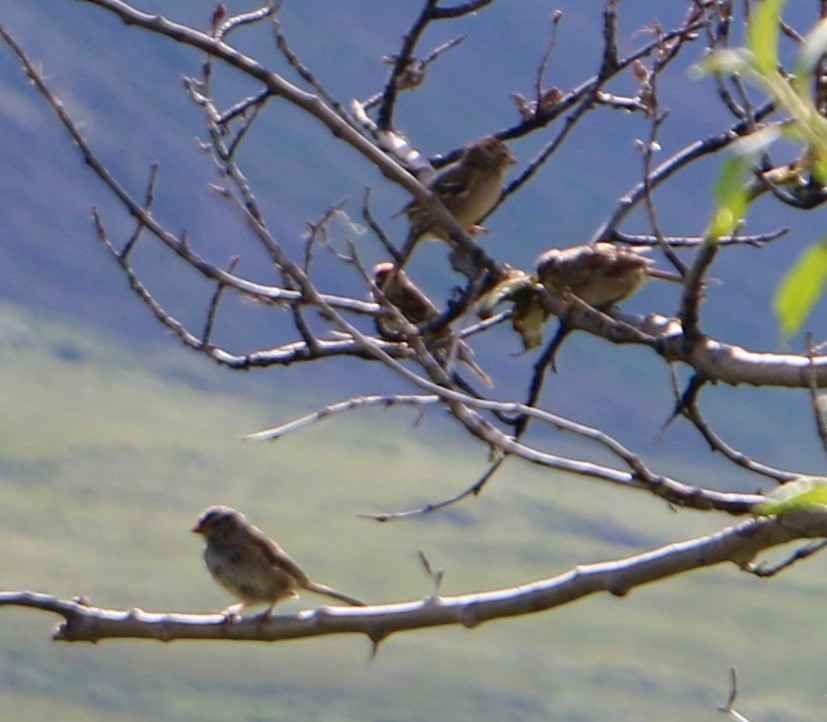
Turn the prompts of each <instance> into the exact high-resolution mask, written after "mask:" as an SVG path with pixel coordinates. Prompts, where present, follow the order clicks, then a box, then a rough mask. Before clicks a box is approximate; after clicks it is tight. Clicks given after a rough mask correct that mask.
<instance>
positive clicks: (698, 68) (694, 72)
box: [689, 48, 755, 80]
mask: <svg viewBox="0 0 827 722" xmlns="http://www.w3.org/2000/svg"><path fill="white" fill-rule="evenodd" d="M754 65H755V57H754V56H753V54H752V53H751V52H750V51H749V50H747V49H746V48H727V49H726V50H716V51H715V52H714V53H710V54H709V55H707V57H705V58H704V59H703V60H701V62H699V63H695V65H693V66H692V67H690V68H689V77H690V78H691V79H692V80H700V79H701V78H703V77H704V76H706V75H714V74H716V73H717V74H720V75H735V74H737V73H744V72H747V71H749V70H751V69H752V68H753V66H754Z"/></svg>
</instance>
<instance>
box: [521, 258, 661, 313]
mask: <svg viewBox="0 0 827 722" xmlns="http://www.w3.org/2000/svg"><path fill="white" fill-rule="evenodd" d="M646 251H648V249H629V248H619V247H617V246H615V245H614V244H612V243H595V244H594V245H593V246H588V245H586V246H573V247H572V248H564V249H557V248H552V249H550V250H548V251H546V252H545V253H542V254H541V255H540V256H539V258H538V259H537V278H538V280H539V281H540V283H542V284H543V286H544V287H545V289H546V290H547V291H548V292H549V293H551V294H552V295H556V296H559V295H560V294H562V293H565V292H567V291H568V292H570V293H571V294H572V295H574V296H577V297H578V298H579V299H581V300H583V301H585V302H586V303H588V304H589V305H590V306H592V307H593V308H596V309H598V310H602V311H605V310H606V309H608V308H610V307H611V306H613V305H614V304H616V303H619V302H620V301H622V300H623V299H625V298H628V297H629V296H631V295H632V294H633V293H635V292H636V291H638V290H639V289H640V287H641V286H642V285H643V284H644V282H645V281H646V278H647V276H649V275H650V272H651V271H652V270H653V269H651V266H652V264H653V261H652V259H651V258H647V257H646V256H644V255H643V254H644V253H645V252H646Z"/></svg>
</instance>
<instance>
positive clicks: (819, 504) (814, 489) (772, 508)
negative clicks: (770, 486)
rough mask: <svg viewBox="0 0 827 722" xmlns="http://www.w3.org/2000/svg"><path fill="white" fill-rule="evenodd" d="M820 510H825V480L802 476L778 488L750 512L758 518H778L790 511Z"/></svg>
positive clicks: (826, 496) (826, 491) (826, 503)
mask: <svg viewBox="0 0 827 722" xmlns="http://www.w3.org/2000/svg"><path fill="white" fill-rule="evenodd" d="M821 509H824V510H827V479H825V478H823V477H818V476H802V477H799V478H798V479H796V480H795V481H788V482H787V483H786V484H784V485H783V486H779V487H778V488H777V489H776V490H775V491H774V492H773V493H772V494H770V495H769V496H767V500H766V501H765V502H764V503H763V504H758V506H756V507H754V508H753V510H752V511H753V513H754V514H756V515H758V516H779V515H780V514H786V513H788V512H791V511H803V510H812V511H817V510H821Z"/></svg>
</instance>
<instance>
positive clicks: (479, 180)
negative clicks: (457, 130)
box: [397, 136, 516, 264]
mask: <svg viewBox="0 0 827 722" xmlns="http://www.w3.org/2000/svg"><path fill="white" fill-rule="evenodd" d="M515 162H516V161H515V160H514V156H513V155H512V154H511V151H510V150H509V148H508V146H507V145H506V144H505V143H503V142H502V141H501V140H500V139H499V138H495V137H494V136H487V137H485V138H482V139H480V140H477V141H474V142H473V143H469V144H468V145H467V146H465V148H464V149H463V151H462V155H460V157H459V159H458V160H457V161H455V162H454V163H451V164H450V165H447V166H445V168H443V169H442V170H440V171H439V172H438V173H437V174H436V175H435V176H434V177H433V178H432V179H431V181H430V182H428V184H427V185H428V189H429V190H430V191H432V192H433V193H435V194H436V196H437V197H438V198H439V200H440V202H441V203H442V204H443V205H444V206H445V208H447V209H448V211H450V213H451V215H453V216H454V218H456V221H457V223H458V224H459V225H460V226H462V228H463V230H465V231H470V230H472V229H473V228H474V226H475V224H476V223H479V221H481V220H482V219H483V218H484V217H485V215H486V214H487V213H488V212H489V211H490V210H491V209H492V208H493V207H494V206H495V205H496V203H497V201H498V200H499V199H500V195H501V194H502V187H503V184H504V183H505V177H506V175H507V174H508V169H509V167H510V166H512V165H513V164H514V163H515ZM402 213H405V214H406V215H407V216H408V222H409V223H410V231H409V233H408V238H407V240H406V242H405V245H404V246H403V249H402V251H401V252H400V259H401V260H400V263H401V264H404V262H405V261H406V260H407V258H408V256H409V255H410V254H411V251H413V248H414V246H415V245H416V243H417V241H419V240H420V239H421V238H426V237H429V236H430V237H433V238H436V239H438V240H442V241H445V242H446V243H451V238H450V235H449V234H448V232H447V231H446V229H445V228H444V227H443V226H442V225H440V224H439V223H438V222H437V221H436V220H435V219H434V218H433V217H432V216H431V214H430V213H429V212H428V210H427V208H425V207H424V206H423V205H422V204H421V203H420V202H419V200H417V199H414V200H413V201H411V202H410V203H409V204H408V205H407V206H405V207H404V208H403V209H402V210H401V211H400V212H399V214H397V215H400V214H402Z"/></svg>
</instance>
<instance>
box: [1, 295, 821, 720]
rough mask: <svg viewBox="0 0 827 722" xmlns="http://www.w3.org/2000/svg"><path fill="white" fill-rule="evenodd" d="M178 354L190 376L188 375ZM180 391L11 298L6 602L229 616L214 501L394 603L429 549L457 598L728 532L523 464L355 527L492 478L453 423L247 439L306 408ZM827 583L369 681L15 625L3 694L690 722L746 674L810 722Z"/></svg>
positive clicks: (11, 621) (401, 644) (766, 585)
mask: <svg viewBox="0 0 827 722" xmlns="http://www.w3.org/2000/svg"><path fill="white" fill-rule="evenodd" d="M176 358H177V360H178V362H179V363H180V364H181V366H182V373H184V372H185V371H186V369H185V368H183V367H184V365H185V364H187V362H188V361H189V360H191V357H187V356H185V355H182V354H179V355H178V356H177V357H176ZM167 370H168V369H167ZM173 378H174V375H173V374H169V373H166V374H161V373H159V369H158V368H157V367H156V366H155V364H154V363H153V362H151V361H147V359H146V358H145V357H139V356H137V355H136V356H132V355H130V354H128V353H127V352H125V351H123V350H117V349H114V348H111V347H109V346H107V345H106V344H105V343H104V342H103V341H101V339H100V338H97V337H94V336H92V335H89V334H87V333H86V332H84V331H82V330H80V329H74V330H71V331H70V330H66V329H62V328H60V327H58V326H55V325H52V324H50V323H47V322H44V321H42V320H40V319H37V318H35V317H34V316H31V315H28V314H26V313H24V312H23V311H21V310H20V309H19V308H16V307H14V306H10V305H3V306H0V411H2V413H0V425H1V428H0V535H2V536H0V542H2V544H3V549H4V550H5V553H4V554H2V556H0V579H2V582H0V586H2V588H3V589H8V590H14V589H24V588H31V589H35V590H39V591H46V592H53V593H55V594H58V595H62V596H72V595H76V594H84V595H86V596H87V597H89V599H90V600H91V601H92V602H93V603H95V604H101V605H111V606H116V607H122V608H128V607H131V606H141V607H143V608H146V609H152V610H190V611H195V610H210V609H215V608H218V607H220V606H222V605H224V604H225V603H227V602H228V599H227V598H226V596H225V595H224V593H223V592H222V590H220V589H219V588H218V587H217V586H216V585H215V584H214V583H213V582H212V581H211V580H210V579H209V578H208V576H207V573H206V571H205V570H204V568H203V564H202V562H201V559H200V545H199V540H198V539H197V538H196V537H194V536H192V535H190V534H189V533H188V528H189V526H191V524H192V522H193V520H194V518H195V517H196V515H197V514H198V513H199V512H200V511H201V509H202V508H203V507H204V506H206V505H207V504H210V503H214V502H225V503H228V504H232V505H236V506H238V507H239V508H241V509H244V510H245V511H246V512H247V513H248V515H249V516H250V517H252V518H253V520H254V521H256V522H258V523H259V524H260V525H261V526H263V527H264V528H265V529H267V530H268V531H270V532H271V533H273V534H274V536H276V537H277V538H278V539H279V540H280V542H281V543H282V544H283V545H284V546H285V547H286V548H287V549H288V551H290V552H291V553H292V554H293V555H294V556H295V557H296V558H297V559H298V560H299V561H300V562H301V563H302V564H303V565H304V566H305V567H306V568H307V569H308V570H309V571H310V572H311V573H312V574H313V575H314V576H316V577H317V578H319V579H320V580H322V581H325V582H327V583H329V584H332V585H334V586H338V587H340V588H342V589H343V590H345V591H349V592H351V593H353V594H357V595H359V596H363V597H365V598H366V599H368V600H371V601H375V602H381V601H393V600H402V599H411V598H416V597H419V596H422V595H424V594H426V593H427V592H428V583H427V580H426V579H425V577H424V575H423V574H422V572H421V570H420V568H419V567H418V563H417V561H416V558H415V552H416V550H417V549H423V550H425V551H426V553H427V554H428V555H429V557H430V558H431V559H432V561H433V563H434V564H435V565H437V566H439V567H444V568H445V569H446V570H447V577H446V580H445V584H444V591H445V592H446V593H458V592H465V591H473V590H479V589H487V588H495V587H499V586H505V585H510V584H514V583H519V582H524V581H529V580H533V579H537V578H541V577H544V576H550V575H553V574H556V573H559V572H562V571H565V570H567V569H569V568H570V567H571V566H572V565H574V564H576V563H580V562H589V561H597V560H602V559H610V558H616V557H620V556H624V555H627V554H632V553H634V552H635V551H638V550H643V549H646V548H650V547H652V546H654V545H657V544H659V543H662V542H665V541H669V540H674V539H681V538H684V537H687V536H690V535H694V534H698V533H702V532H703V531H707V530H713V529H715V528H716V526H717V525H718V524H720V523H722V520H721V519H720V518H715V517H712V516H704V515H700V514H692V513H686V512H684V513H680V514H675V513H673V512H670V511H668V510H667V509H665V508H664V506H663V505H662V504H660V503H658V502H656V501H654V500H651V499H649V498H648V497H646V496H645V495H630V494H628V493H620V492H618V491H616V490H611V489H608V490H607V489H604V488H602V487H601V486H598V485H596V484H594V483H592V482H588V481H584V480H582V479H576V478H566V477H559V478H553V477H548V476H541V475H539V474H537V473H535V472H534V471H533V470H531V469H528V468H526V467H522V466H517V465H515V466H512V467H511V468H510V469H507V470H506V472H505V473H503V474H502V475H500V476H499V477H497V479H496V482H495V483H493V484H492V485H491V487H490V488H489V489H487V490H486V492H485V494H483V496H482V497H481V498H480V499H478V500H475V501H472V502H470V503H467V504H465V505H463V506H461V507H458V508H456V509H455V510H453V511H450V512H448V513H445V514H442V515H439V516H436V517H433V518H428V519H427V520H420V521H416V522H407V523H400V524H391V525H378V524H372V523H370V522H367V521H364V520H360V519H357V518H355V516H354V514H353V512H356V511H364V510H377V509H398V508H405V507H407V506H411V505H413V504H415V503H417V502H420V501H422V500H425V499H436V498H439V497H440V496H444V495H447V494H449V493H451V492H453V491H454V490H456V489H458V488H461V487H462V486H463V485H466V484H468V483H469V482H470V480H472V479H473V478H474V476H475V475H476V474H477V473H478V472H479V470H480V469H481V468H482V466H483V464H484V457H483V455H482V454H483V452H482V451H481V450H476V449H472V448H469V447H468V446H463V447H452V446H451V445H450V443H451V442H450V440H449V437H448V436H447V435H444V434H440V435H437V434H436V433H434V432H433V430H432V429H433V428H434V425H425V426H424V427H422V428H420V427H416V428H415V427H413V426H411V427H406V426H404V424H401V425H400V426H399V427H398V429H399V431H400V433H399V435H397V434H396V433H394V434H390V433H388V419H387V418H386V416H385V414H389V413H390V414H397V413H399V412H394V411H383V412H373V413H367V414H365V413H363V414H361V415H358V414H355V415H351V416H350V417H347V418H339V419H332V420H328V421H327V422H326V423H325V424H324V425H322V426H319V427H315V428H311V429H309V430H307V431H305V432H302V433H299V434H296V435H294V436H292V437H288V438H287V439H285V440H283V441H282V442H279V443H277V444H251V443H247V442H242V441H240V440H239V437H240V436H241V435H242V434H243V433H245V432H248V431H251V430H255V429H258V428H261V427H263V426H265V425H267V424H268V423H271V422H275V421H278V420H284V419H287V418H289V417H291V415H293V414H294V413H296V411H297V409H295V408H292V409H291V408H290V405H289V403H285V404H283V405H281V404H279V405H273V404H270V403H266V402H263V401H262V402H257V401H253V400H250V399H249V398H245V397H243V396H241V395H238V396H234V395H230V394H228V393H218V392H216V391H209V390H199V389H198V388H197V384H194V383H188V384H183V383H180V382H176V381H175V380H173ZM394 420H395V421H404V417H403V418H395V419H394ZM436 426H438V423H437V424H436ZM406 432H408V433H406ZM402 434H404V436H403V435H402ZM366 440H367V441H366ZM824 569H825V564H824V562H823V561H819V560H816V561H815V562H812V563H808V564H807V565H804V566H802V567H801V568H799V569H794V570H793V571H792V572H790V573H787V574H785V575H783V576H782V577H780V578H778V579H775V580H773V581H765V582H760V581H758V580H755V579H752V578H748V577H746V576H744V575H743V574H741V573H739V572H737V571H736V570H735V569H729V568H726V569H723V568H722V569H716V570H710V571H705V572H701V573H697V574H693V575H690V576H687V577H686V578H684V579H682V580H680V581H671V582H668V583H663V584H660V585H656V586H654V587H651V588H648V589H644V590H638V591H636V592H635V593H633V594H631V595H630V596H629V597H627V598H625V599H622V600H617V599H611V598H608V597H594V598H591V599H587V600H584V601H582V602H580V603H578V604H575V605H572V606H571V607H569V608H566V609H561V610H558V611H555V612H551V613H545V614H541V615H535V616H532V617H527V618H523V619H519V620H510V621H504V622H498V623H493V624H489V625H484V626H482V627H481V628H478V629H476V630H474V631H467V630H463V629H442V630H437V631H431V632H423V633H416V634H408V635H403V636H399V637H395V638H392V639H390V640H389V641H388V642H387V643H386V644H385V645H384V646H383V647H382V648H381V649H380V652H379V656H378V659H376V661H374V662H373V663H368V661H367V660H368V656H369V645H368V644H367V643H366V641H365V640H363V639H359V638H338V639H325V640H314V641H309V642H293V643H289V644H280V645H258V644H251V645H232V644H219V643H197V644H196V643H175V644H171V645H161V644H155V643H136V642H131V643H123V642H107V643H102V644H100V645H96V646H83V645H56V644H53V643H51V642H50V641H49V634H50V631H51V628H52V626H53V622H54V620H53V619H52V618H50V617H47V616H46V615H44V614H41V613H33V612H31V611H23V610H13V609H3V610H0V659H1V660H2V662H0V669H2V674H0V699H2V706H3V709H4V711H5V713H6V715H12V713H13V716H10V717H9V718H10V719H11V718H14V719H18V720H21V721H22V722H28V721H32V722H33V721H35V720H37V721H40V720H43V719H61V720H80V719H83V720H93V721H96V720H111V719H113V718H114V717H115V716H117V718H118V719H123V720H154V719H159V720H225V719H230V718H233V719H239V720H284V721H292V720H295V721H296V722H298V721H300V720H301V721H305V720H329V721H333V720H337V721H338V720H341V721H346V720H376V721H377V722H378V721H379V720H421V719H436V720H443V719H444V720H448V719H450V720H460V721H464V720H521V721H529V722H534V721H539V720H549V719H555V720H595V719H600V720H618V721H620V720H662V719H670V720H675V721H676V722H681V721H682V720H687V721H688V720H703V719H710V720H711V719H717V718H718V713H717V712H716V711H715V707H716V705H717V704H719V703H720V702H722V701H723V700H724V698H725V696H726V688H727V679H728V678H727V668H728V666H729V665H731V664H735V665H737V666H738V667H739V669H740V671H741V678H742V700H743V701H742V709H743V711H744V712H745V713H748V714H749V715H750V716H751V718H752V719H762V720H768V719H781V718H783V719H784V720H787V721H788V722H789V721H790V720H798V721H802V722H803V721H804V720H810V721H813V722H815V720H820V719H823V694H824V691H825V690H824V686H823V685H824V679H823V674H822V673H821V672H822V671H823V669H824V666H825V663H827V651H825V648H824V645H823V644H822V643H821V635H820V634H819V630H820V625H821V622H822V621H823V599H822V596H823V585H821V584H820V579H823V572H824ZM303 601H305V602H306V603H308V604H311V603H312V598H305V599H304V600H303ZM285 608H286V609H287V608H296V606H295V605H292V606H289V607H288V606H286V607H285Z"/></svg>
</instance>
